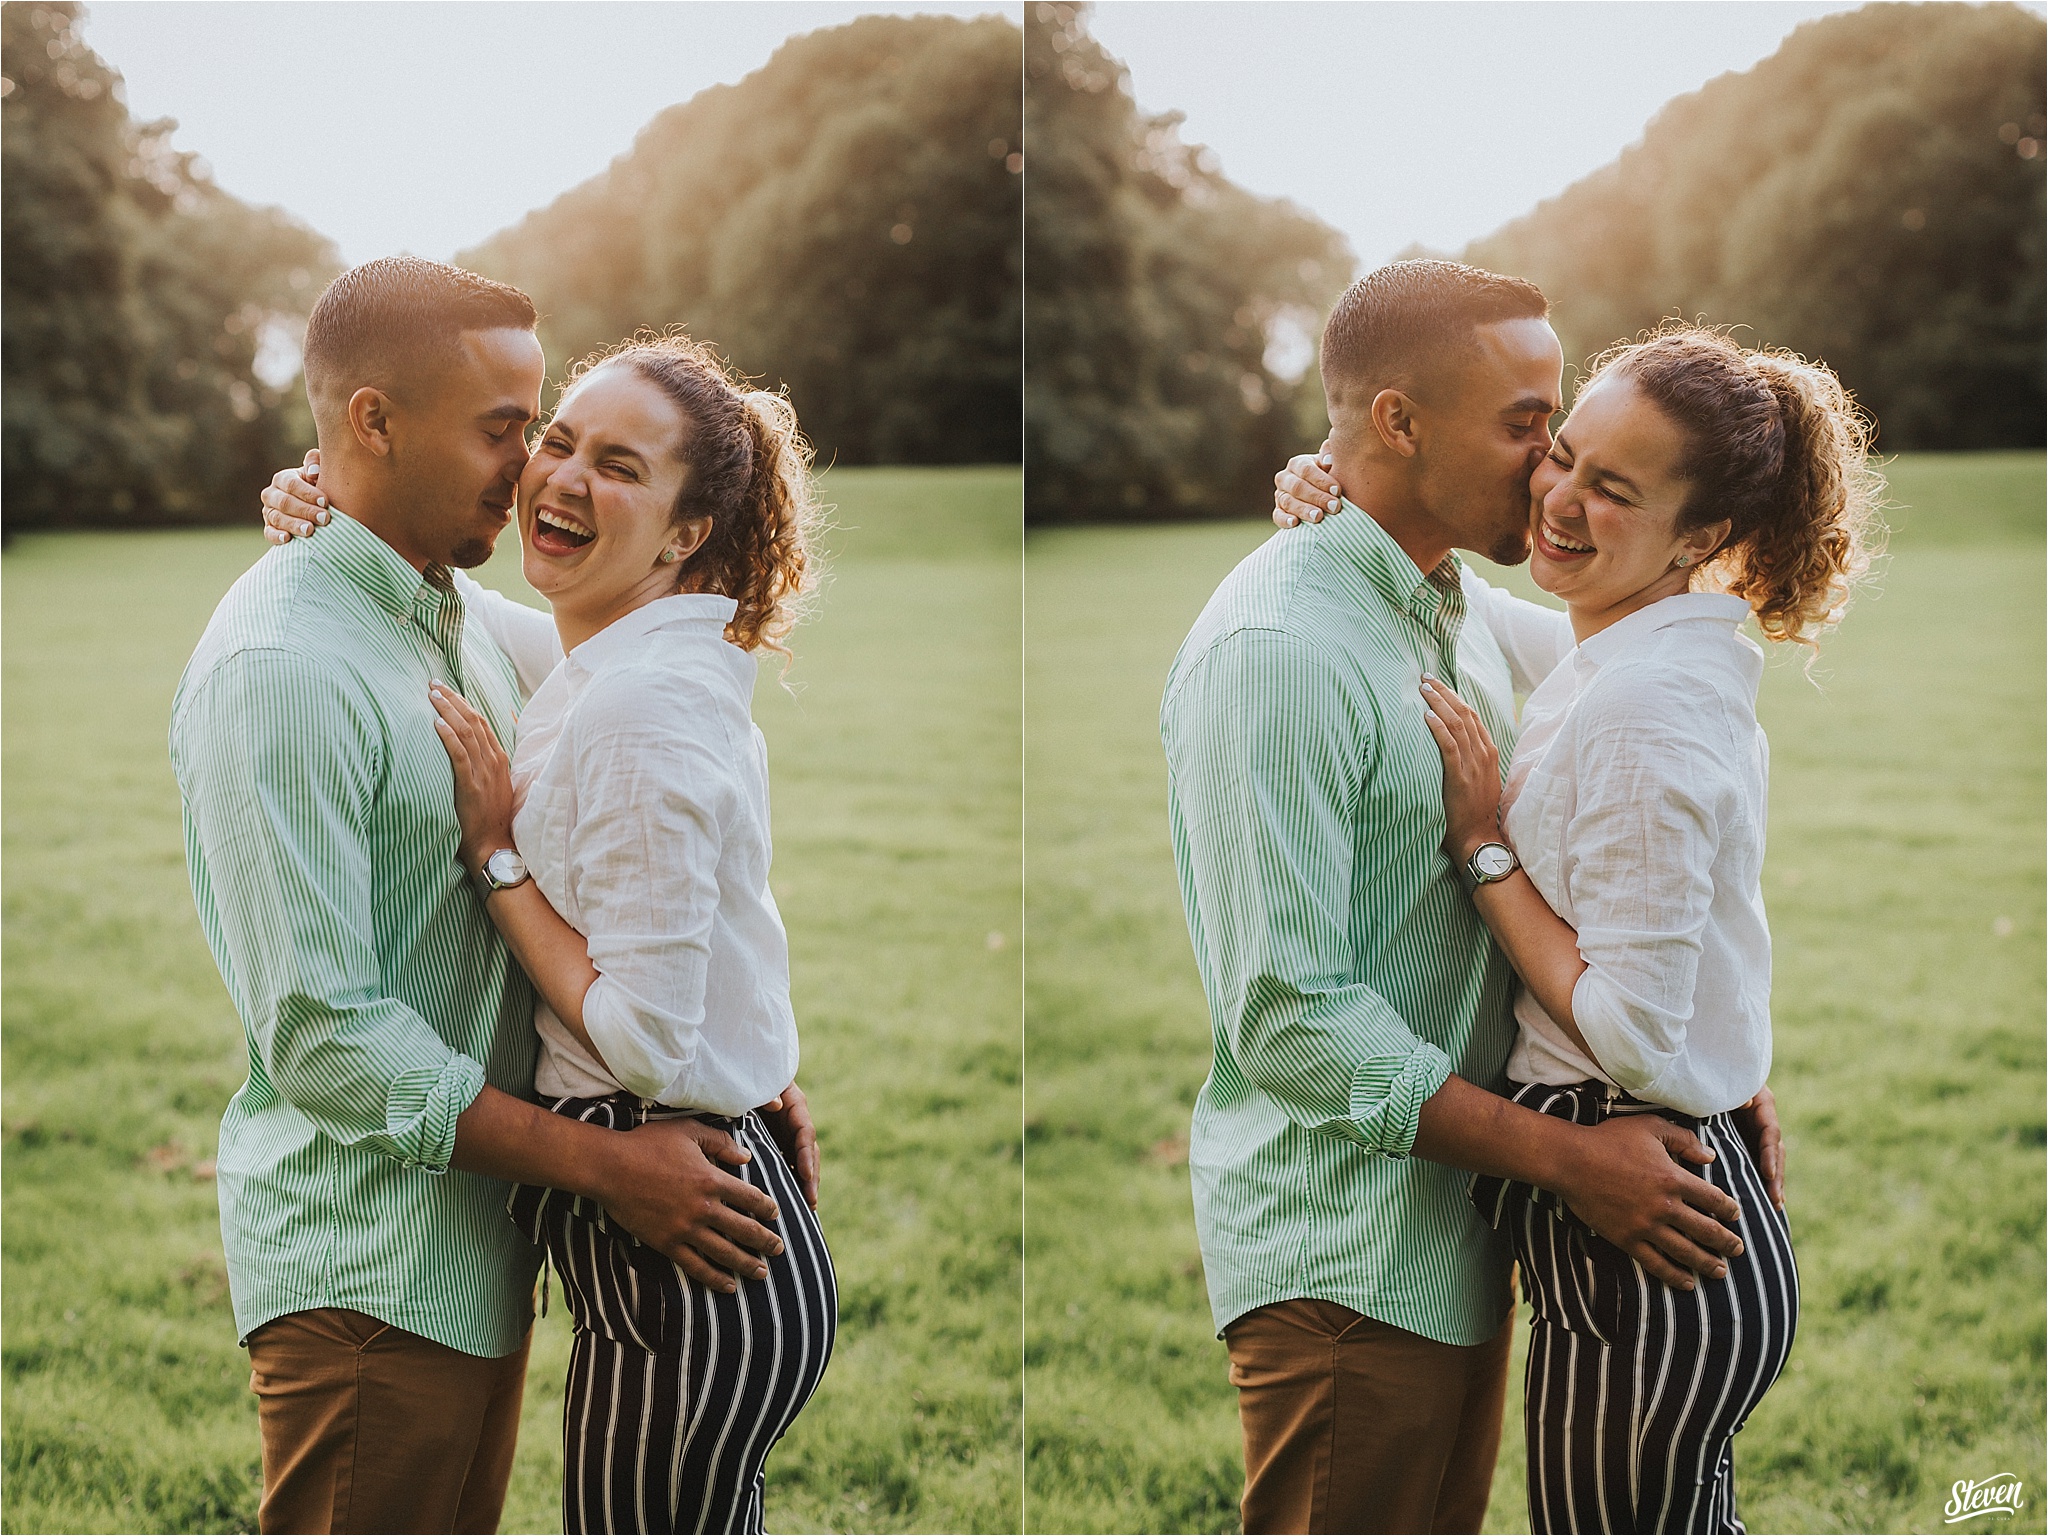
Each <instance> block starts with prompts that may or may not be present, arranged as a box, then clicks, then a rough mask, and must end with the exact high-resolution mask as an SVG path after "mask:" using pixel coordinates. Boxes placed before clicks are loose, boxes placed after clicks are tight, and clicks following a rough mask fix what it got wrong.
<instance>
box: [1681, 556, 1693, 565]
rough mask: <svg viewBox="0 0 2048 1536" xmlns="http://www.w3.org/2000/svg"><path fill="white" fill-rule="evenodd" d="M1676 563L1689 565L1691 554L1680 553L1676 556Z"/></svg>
mask: <svg viewBox="0 0 2048 1536" xmlns="http://www.w3.org/2000/svg"><path fill="white" fill-rule="evenodd" d="M1678 563H1679V564H1680V565H1691V564H1692V556H1691V555H1680V556H1679V557H1678Z"/></svg>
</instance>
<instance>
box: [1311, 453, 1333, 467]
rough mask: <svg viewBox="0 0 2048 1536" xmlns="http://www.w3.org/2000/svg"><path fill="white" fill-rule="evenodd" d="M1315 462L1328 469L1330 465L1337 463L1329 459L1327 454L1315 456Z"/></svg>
mask: <svg viewBox="0 0 2048 1536" xmlns="http://www.w3.org/2000/svg"><path fill="white" fill-rule="evenodd" d="M1316 462H1317V463H1318V464H1320V465H1322V466H1323V468H1325V469H1328V468H1329V467H1330V466H1331V465H1332V464H1334V463H1336V462H1337V461H1336V460H1335V459H1333V458H1331V457H1330V456H1329V455H1328V454H1327V453H1319V454H1317V455H1316Z"/></svg>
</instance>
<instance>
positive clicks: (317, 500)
mask: <svg viewBox="0 0 2048 1536" xmlns="http://www.w3.org/2000/svg"><path fill="white" fill-rule="evenodd" d="M313 505H314V506H316V507H324V506H326V505H327V498H326V497H325V496H315V497H314V498H313Z"/></svg>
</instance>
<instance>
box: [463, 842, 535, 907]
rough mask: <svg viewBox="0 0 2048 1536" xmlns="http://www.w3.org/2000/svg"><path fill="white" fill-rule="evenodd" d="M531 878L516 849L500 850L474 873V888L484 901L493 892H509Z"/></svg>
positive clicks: (524, 862) (524, 861)
mask: <svg viewBox="0 0 2048 1536" xmlns="http://www.w3.org/2000/svg"><path fill="white" fill-rule="evenodd" d="M532 878H533V877H532V876H531V875H529V874H528V873H527V869H526V860H524V859H522V858H521V857H519V850H518V849H517V848H500V849H499V850H498V851H497V852H496V853H494V854H492V855H491V856H490V857H489V858H488V859H485V860H484V862H483V866H482V868H480V869H478V870H477V872H476V888H477V892H478V894H479V895H481V896H483V897H484V899H485V900H489V899H490V895H491V892H493V891H509V890H511V889H512V887H513V886H515V885H524V884H526V882H527V881H528V880H530V879H532Z"/></svg>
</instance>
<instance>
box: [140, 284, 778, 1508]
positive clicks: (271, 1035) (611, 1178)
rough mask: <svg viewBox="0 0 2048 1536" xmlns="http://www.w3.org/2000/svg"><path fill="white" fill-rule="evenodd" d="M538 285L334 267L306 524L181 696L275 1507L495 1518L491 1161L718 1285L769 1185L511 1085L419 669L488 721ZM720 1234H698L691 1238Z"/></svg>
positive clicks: (502, 1457) (191, 673)
mask: <svg viewBox="0 0 2048 1536" xmlns="http://www.w3.org/2000/svg"><path fill="white" fill-rule="evenodd" d="M534 319H535V316H534V309H533V305H532V303H531V302H530V301H529V300H528V299H527V298H526V296H525V295H524V294H522V293H520V292H519V291H518V290H517V289H514V288H509V287H506V286H505V285H503V284H500V283H494V282H490V281H488V280H487V279H484V278H481V277H477V276H475V275H474V274H471V273H467V272H463V271H460V270H459V269H457V268H454V267H447V266H442V265H440V264H438V263H435V262H427V261H419V260H415V259H412V258H397V259H392V260H385V261H374V262H370V263H368V264H366V265H364V266H361V267H357V268H355V269H354V270H352V271H350V272H348V273H345V274H344V275H343V276H342V277H340V278H338V279H337V280H336V281H335V282H334V284H333V285H332V286H331V287H330V288H329V289H328V290H327V291H326V292H325V293H324V294H323V295H322V296H321V298H320V301H319V303H318V304H317V305H315V307H314V310H313V313H312V316H311V318H310V320H309V322H308V325H307V332H306V350H305V369H306V389H307V395H308V397H309V399H310V400H311V402H312V407H313V416H314V420H315V423H316V425H317V427H318V430H319V440H320V450H321V459H322V480H321V483H322V486H323V489H324V491H325V494H326V497H327V500H328V503H329V505H330V506H332V507H335V508H340V507H346V508H347V509H348V515H346V516H344V515H342V514H341V513H340V512H339V511H336V512H334V513H333V514H332V516H331V518H330V523H329V526H328V528H327V530H326V531H325V532H324V533H323V534H322V535H321V537H320V538H319V539H317V540H315V541H312V542H309V543H293V544H292V545H291V546H290V547H289V548H286V549H282V550H278V551H275V552H273V553H271V554H270V555H268V556H267V557H266V558H265V559H263V560H262V561H260V562H258V564H257V565H256V566H255V567H253V568H252V569H251V570H250V571H249V572H248V573H247V574H246V575H244V576H243V577H242V578H241V580H239V581H238V582H237V583H236V584H235V586H234V587H233V589H232V590H230V592H229V593H228V595H227V596H226V597H225V598H224V599H222V601H221V604H220V606H219V608H218V609H217V610H216V611H215V613H214V616H213V620H212V622H211V623H210V624H209V625H208V626H207V630H206V633H205V635H204V636H203V637H202V639H201V640H200V642H199V647H198V649H197V651H195V653H194V654H193V657H192V660H191V663H190V664H189V666H188V667H187V668H186V671H185V676H184V679H183V681H182V682H181V683H180V685H179V688H178V693H177V698H176V701H175V703H174V704H173V707H172V724H171V756H172V762H173V766H174V767H175V769H176V771H177V777H178V785H179V789H180V791H181V792H182V794H183V797H184V805H185V827H186V851H187V856H188V860H189V863H190V866H191V876H192V889H193V895H194V898H195V900H196V902H197V904H198V908H199V916H200V921H201V924H202V926H203V927H204V928H205V930H206V937H207V942H208V944H209V945H210V947H211V948H212V950H213V954H214V958H215V961H216V962H217V963H218V964H219V966H220V970H221V975H222V978H223V979H224V980H225V981H226V983H227V987H228V992H229V995H230V996H231V997H232V998H233V1000H234V1004H235V1008H236V1011H237V1012H238V1013H239V1014H240V1015H241V1018H242V1022H243V1026H244V1031H245V1034H246V1038H247V1041H248V1051H249V1077H248V1081H247V1082H246V1083H244V1084H243V1086H242V1088H241V1089H240V1091H239V1092H237V1093H236V1094H235V1096H234V1098H233V1100H232V1101H231V1102H230V1104H229V1106H228V1110H227V1114H226V1116H225V1117H224V1118H223V1120H222V1123H221V1138H220V1152H219V1158H218V1165H217V1166H218V1169H219V1175H218V1176H219V1187H220V1202H221V1233H222V1238H223V1241H224V1244H225V1247H226V1250H227V1262H228V1276H229V1281H230V1287H231V1291H232V1294H233V1299H234V1308H235V1321H236V1327H237V1329H238V1330H239V1332H240V1333H241V1334H242V1336H243V1339H244V1341H245V1342H246V1344H247V1345H248V1348H249V1355H250V1366H251V1384H252V1386H253V1388H254V1389H255V1391H256V1393H257V1395H258V1403H259V1410H258V1411H259V1421H260V1424H261V1428H262V1437H263V1501H262V1506H261V1510H260V1521H261V1525H262V1528H263V1529H264V1530H265V1531H282V1530H292V1531H326V1530H337V1531H341V1530H354V1531H414V1530H440V1531H446V1530H458V1531H490V1530H495V1529H496V1528H497V1522H498V1517H499V1513H500V1511H501V1509H502V1507H503V1504H504V1497H505V1486H506V1480H507V1478H508V1476H509V1474H510V1472H511V1465H512V1452H513V1446H514V1440H515V1436H516V1433H517V1429H518V1419H519V1403H520V1395H521V1389H522V1384H523V1380H524V1374H525V1365H526V1350H527V1344H528V1339H529V1329H530V1325H531V1321H532V1299H533V1281H534V1274H535V1267H536V1263H537V1251H536V1250H535V1249H533V1248H532V1247H531V1246H530V1245H529V1244H528V1243H527V1241H526V1240H525V1238H524V1237H522V1236H521V1235H520V1234H519V1233H518V1232H517V1231H516V1230H515V1229H514V1228H513V1226H512V1224H511V1222H510V1221H509V1220H508V1219H507V1217H506V1215H505V1200H506V1196H507V1194H508V1192H509V1190H508V1183H507V1181H521V1182H528V1183H534V1184H552V1185H554V1186H556V1187H558V1188H563V1189H568V1190H573V1191H575V1192H577V1193H579V1194H585V1195H589V1196H591V1197H593V1198H595V1199H598V1200H599V1201H601V1202H602V1203H603V1204H604V1205H605V1206H606V1207H607V1208H608V1209H609V1210H610V1211H611V1212H612V1214H613V1215H614V1216H615V1217H617V1218H618V1219H619V1220H620V1221H622V1222H623V1223H624V1224H625V1225H626V1226H627V1227H628V1228H630V1229H631V1230H632V1231H633V1232H635V1233H636V1234H638V1235H639V1236H640V1237H641V1238H642V1239H644V1240H645V1241H647V1242H649V1243H651V1244H652V1245H654V1246H655V1247H657V1248H660V1249H661V1250H662V1251H664V1252H666V1253H668V1254H670V1255H671V1256H672V1257H674V1258H676V1259H677V1260H678V1262H681V1263H684V1264H685V1266H686V1267H688V1268H690V1269H691V1272H692V1273H693V1274H695V1275H696V1276H697V1277H698V1278H699V1279H701V1280H704V1281H705V1282H706V1283H716V1284H721V1285H723V1286H724V1287H725V1288H728V1289H729V1288H731V1287H732V1286H733V1285H734V1284H735V1283H736V1282H735V1281H734V1280H733V1277H732V1274H729V1273H723V1272H721V1270H719V1269H717V1268H714V1267H713V1265H714V1264H717V1265H722V1266H723V1268H724V1269H725V1270H730V1271H732V1272H733V1273H737V1274H741V1275H755V1274H758V1273H763V1272H765V1267H764V1266H762V1265H761V1264H760V1261H759V1259H758V1257H757V1255H759V1254H761V1253H767V1252H772V1251H773V1250H774V1247H775V1244H776V1242H777V1239H776V1238H775V1237H774V1235H773V1234H772V1233H771V1232H769V1231H768V1229H767V1228H765V1227H763V1226H761V1225H760V1222H761V1221H767V1220H773V1219H774V1216H775V1208H774V1205H773V1202H772V1201H771V1200H769V1198H768V1197H767V1196H766V1195H765V1194H762V1193H760V1192H758V1191H756V1190H755V1189H753V1188H752V1187H750V1186H748V1185H747V1184H746V1183H745V1182H744V1181H742V1180H738V1179H734V1178H732V1177H731V1176H730V1175H728V1174H726V1173H724V1172H722V1171H721V1170H719V1169H717V1168H715V1167H714V1166H712V1164H711V1162H710V1160H709V1159H708V1158H707V1156H706V1150H705V1149H706V1148H707V1147H709V1148H710V1149H711V1150H712V1153H713V1155H716V1156H719V1157H723V1158H724V1159H726V1160H727V1161H733V1160H734V1159H735V1157H736V1156H737V1149H736V1147H734V1146H733V1145H732V1143H730V1142H729V1141H728V1140H727V1139H726V1138H724V1137H723V1136H722V1135H720V1134H719V1133H717V1132H714V1131H711V1130H710V1129H709V1128H707V1127H703V1126H701V1125H698V1124H696V1123H695V1122H691V1121H665V1122H661V1123H657V1124H652V1125H648V1126H645V1127H643V1128H642V1129H639V1130H636V1131H633V1132H630V1133H624V1134H621V1133H617V1132H613V1131H609V1130H603V1129H599V1128H597V1127H593V1126H589V1125H585V1124H582V1123H579V1122H577V1121H573V1120H569V1119H567V1118H565V1117H562V1116H557V1115H551V1114H548V1113H546V1112H545V1111H544V1110H542V1109H541V1108H540V1107H539V1106H538V1105H536V1104H533V1103H530V1102H528V1099H529V1096H530V1094H531V1092H532V1086H533V1062H534V1056H535V1050H536V1037H535V1035H534V1031H533V1024H532V1009H533V1002H532V994H531V992H530V991H529V990H528V987H527V983H526V981H525V978H524V977H523V976H522V975H521V974H520V973H519V971H518V969H517V967H516V966H515V965H514V963H513V962H512V960H511V957H510V955H509V952H508V951H507V950H506V948H505V946H504V944H503V943H502V941H501V940H500V939H499V937H498V935H497V932H496V930H495V928H494V927H493V926H492V924H491V921H490V918H489V917H488V916H487V915H486V913H485V910H484V905H483V903H484V900H485V899H487V897H488V893H484V894H482V895H480V894H479V892H478V891H476V890H475V889H473V888H472V887H471V885H470V883H469V881H468V879H467V878H466V876H465V875H464V873H463V870H462V867H461V865H460V864H459V863H458V862H457V859H456V844H457V840H458V829H457V824H456V818H455V809H454V800H453V796H452V793H451V791H450V787H449V777H448V775H449V769H448V762H447V754H446V752H445V751H444V749H443V748H442V746H441V743H440V740H439V738H438V737H437V736H436V734H435V731H434V719H435V715H434V712H433V709H432V707H431V705H430V703H429V701H428V685H429V684H430V683H431V682H432V681H434V680H435V679H442V680H445V681H447V682H448V683H451V684H453V685H454V686H455V687H456V688H457V689H458V690H459V691H461V692H462V693H464V694H465V695H466V696H467V697H468V698H469V699H470V701H471V702H472V703H474V704H475V705H476V706H477V707H478V708H479V709H481V710H482V711H483V712H484V713H485V714H486V716H487V717H488V718H489V719H490V720H491V722H492V724H493V726H494V727H495V728H496V729H497V731H498V733H499V735H500V737H501V738H503V739H504V740H505V741H506V742H507V743H509V742H510V739H511V732H512V723H513V720H514V717H515V715H516V711H517V705H518V702H519V696H518V692H517V685H516V682H515V679H514V676H513V672H512V668H511V665H510V663H509V661H508V660H507V659H506V657H505V656H504V655H503V654H502V653H501V652H499V651H498V650H497V649H496V648H495V647H494V646H493V645H492V644H491V643H490V641H489V640H488V639H487V638H486V637H485V636H484V635H483V634H482V633H481V632H480V630H479V628H478V627H476V626H468V625H465V623H464V616H463V605H462V602H461V599H460V597H459V596H458V595H457V594H456V592H455V590H454V587H453V584H452V581H451V579H450V576H449V568H450V567H451V566H473V565H477V564H480V563H482V562H483V561H484V560H485V559H487V558H488V557H489V555H490V552H491V546H492V542H493V541H494V540H495V539H496V537H497V535H498V533H499V532H500V531H501V530H502V529H503V528H504V527H505V525H506V523H507V521H508V520H509V517H510V514H511V509H512V503H513V498H514V491H515V488H516V486H517V484H518V479H519V472H520V470H521V468H522V467H523V466H524V464H525V462H526V445H525V441H524V431H525V428H526V427H527V426H528V425H529V424H530V423H531V422H533V420H534V419H535V417H536V415H537V413H538V410H539V403H540V386H541V378H542V371H543V363H542V357H541V348H540V343H539V342H538V341H537V340H536V339H535V337H534V334H533V327H534ZM707 1260H708V1262H707Z"/></svg>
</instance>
